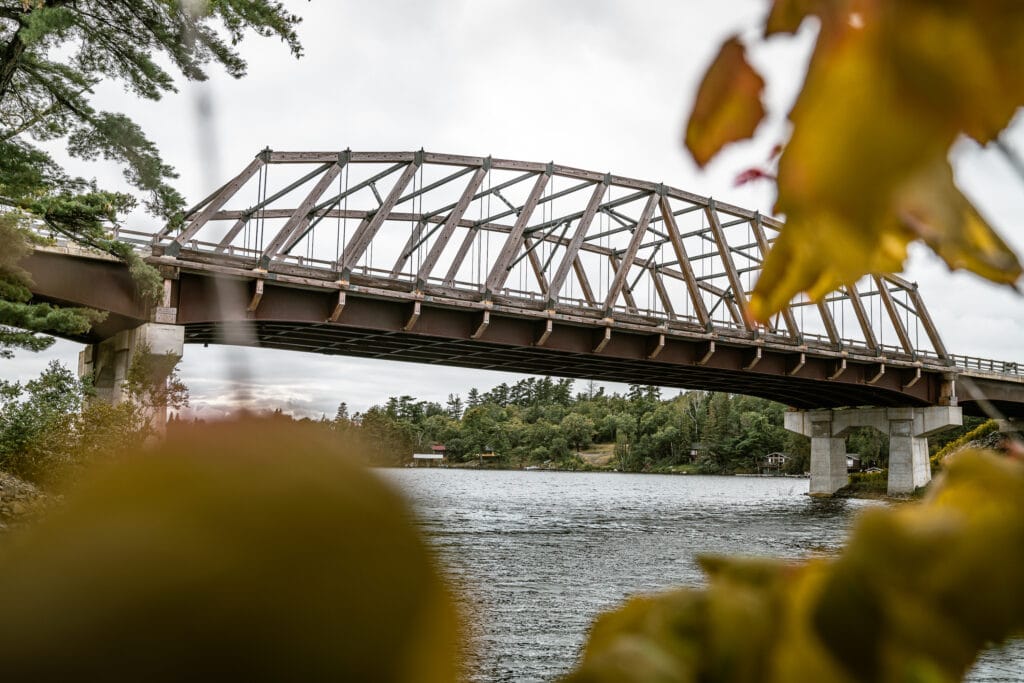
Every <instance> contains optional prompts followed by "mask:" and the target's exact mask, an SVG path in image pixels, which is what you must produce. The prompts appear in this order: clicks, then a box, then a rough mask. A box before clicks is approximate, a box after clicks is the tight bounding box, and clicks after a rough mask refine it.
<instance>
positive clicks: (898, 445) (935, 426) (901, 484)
mask: <svg viewBox="0 0 1024 683" xmlns="http://www.w3.org/2000/svg"><path fill="white" fill-rule="evenodd" d="M885 413H886V419H887V420H888V423H889V425H888V426H889V429H888V433H889V484H888V489H887V491H888V494H889V495H890V496H899V495H907V494H910V493H913V492H914V490H915V489H917V488H919V487H921V486H924V485H925V484H927V483H928V482H930V481H931V480H932V465H931V460H930V459H929V457H928V437H929V436H932V435H933V434H938V433H939V432H942V431H945V430H947V429H949V428H951V427H958V426H960V425H961V424H963V421H964V420H963V410H962V409H961V408H958V407H954V406H935V407H931V408H888V409H886V411H885Z"/></svg>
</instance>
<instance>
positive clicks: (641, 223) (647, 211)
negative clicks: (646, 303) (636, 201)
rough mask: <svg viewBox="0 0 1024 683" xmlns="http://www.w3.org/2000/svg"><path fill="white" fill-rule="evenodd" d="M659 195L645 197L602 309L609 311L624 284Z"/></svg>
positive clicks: (613, 260)
mask: <svg viewBox="0 0 1024 683" xmlns="http://www.w3.org/2000/svg"><path fill="white" fill-rule="evenodd" d="M658 197H659V195H658V194H657V193H653V192H652V193H651V194H650V196H649V197H648V198H647V204H646V205H645V206H644V210H643V211H642V212H641V214H640V220H638V221H637V224H636V229H635V230H634V231H633V237H632V239H630V241H629V247H627V249H626V253H625V254H623V256H622V263H621V264H619V265H618V267H616V268H615V277H614V279H612V283H611V285H610V286H609V287H608V294H607V296H605V299H604V310H605V311H606V312H607V311H610V310H611V309H612V307H613V306H614V305H615V301H616V300H617V299H618V298H619V294H621V293H622V291H623V286H624V285H625V284H626V279H627V278H628V277H629V269H630V268H632V267H633V260H634V259H635V258H636V252H637V250H638V249H639V248H640V244H641V242H643V239H644V234H646V232H647V226H648V225H650V222H651V216H653V215H654V207H655V206H656V205H657V203H658ZM612 264H613V265H614V264H615V259H614V257H613V258H612ZM630 306H631V308H634V309H635V308H636V302H635V301H634V302H633V303H632V304H630Z"/></svg>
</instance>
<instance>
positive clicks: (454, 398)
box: [446, 394, 464, 420]
mask: <svg viewBox="0 0 1024 683" xmlns="http://www.w3.org/2000/svg"><path fill="white" fill-rule="evenodd" d="M463 409H464V407H463V405H462V399H461V398H459V395H458V394H448V403H447V411H446V412H447V413H448V417H450V418H452V419H455V420H458V419H460V418H461V417H462V411H463Z"/></svg>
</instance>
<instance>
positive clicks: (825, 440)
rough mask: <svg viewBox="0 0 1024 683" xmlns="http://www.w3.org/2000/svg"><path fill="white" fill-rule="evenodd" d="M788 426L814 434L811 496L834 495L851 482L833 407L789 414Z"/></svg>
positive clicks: (805, 433) (843, 443)
mask: <svg viewBox="0 0 1024 683" xmlns="http://www.w3.org/2000/svg"><path fill="white" fill-rule="evenodd" d="M786 429H788V430H789V431H791V432H796V433H797V434H803V435H804V436H809V437H811V491H810V493H811V495H812V496H831V495H832V494H833V493H835V492H836V491H838V490H839V489H841V488H842V487H844V486H846V484H847V483H849V481H850V477H849V475H848V474H847V473H846V439H844V438H843V437H837V436H835V435H834V433H833V428H832V411H831V410H809V411H799V412H789V413H786Z"/></svg>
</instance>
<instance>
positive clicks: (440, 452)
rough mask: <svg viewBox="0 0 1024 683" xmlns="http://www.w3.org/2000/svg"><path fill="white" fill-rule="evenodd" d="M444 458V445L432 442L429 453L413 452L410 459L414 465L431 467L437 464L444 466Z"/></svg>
mask: <svg viewBox="0 0 1024 683" xmlns="http://www.w3.org/2000/svg"><path fill="white" fill-rule="evenodd" d="M444 458H445V447H444V444H434V445H433V446H431V447H430V452H429V453H413V454H412V461H413V464H414V465H416V467H423V466H424V465H425V466H426V467H433V466H434V464H435V463H436V464H437V465H440V466H444Z"/></svg>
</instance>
